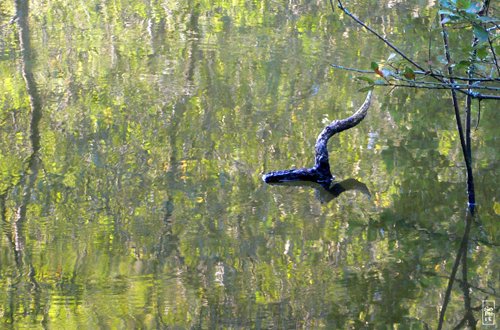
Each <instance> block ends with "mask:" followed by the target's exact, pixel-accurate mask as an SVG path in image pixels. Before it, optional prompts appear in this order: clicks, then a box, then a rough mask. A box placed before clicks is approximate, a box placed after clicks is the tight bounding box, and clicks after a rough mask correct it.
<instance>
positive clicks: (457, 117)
mask: <svg viewBox="0 0 500 330" xmlns="http://www.w3.org/2000/svg"><path fill="white" fill-rule="evenodd" d="M443 19H444V15H441V22H442V21H443ZM441 29H442V30H443V44H444V52H445V56H446V61H447V62H448V65H447V66H448V74H449V75H450V76H453V68H452V67H451V63H452V60H451V55H450V46H449V41H448V30H447V29H446V26H445V25H444V24H443V23H441ZM450 83H451V84H454V83H455V80H454V79H450ZM451 99H452V101H453V109H454V110H455V121H456V124H457V131H458V136H459V137H460V145H461V147H462V154H463V156H464V159H465V166H466V168H467V188H468V189H467V190H468V197H469V206H473V205H475V203H476V200H475V194H474V180H473V176H472V162H471V159H470V158H469V156H470V153H469V152H468V149H467V143H466V140H465V137H464V129H463V127H462V120H461V118H460V108H459V105H458V99H457V93H456V91H455V90H454V89H452V90H451Z"/></svg>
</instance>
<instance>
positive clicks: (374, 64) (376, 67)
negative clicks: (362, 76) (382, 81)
mask: <svg viewBox="0 0 500 330" xmlns="http://www.w3.org/2000/svg"><path fill="white" fill-rule="evenodd" d="M371 68H372V70H374V71H375V70H378V63H377V62H372V64H371Z"/></svg>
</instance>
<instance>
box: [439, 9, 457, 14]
mask: <svg viewBox="0 0 500 330" xmlns="http://www.w3.org/2000/svg"><path fill="white" fill-rule="evenodd" d="M438 14H439V15H455V13H454V12H452V11H449V10H443V9H441V10H440V11H438Z"/></svg>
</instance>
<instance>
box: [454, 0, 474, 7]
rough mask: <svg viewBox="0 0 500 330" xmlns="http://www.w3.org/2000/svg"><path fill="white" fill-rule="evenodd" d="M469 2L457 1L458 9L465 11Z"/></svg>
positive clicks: (464, 0) (468, 0)
mask: <svg viewBox="0 0 500 330" xmlns="http://www.w3.org/2000/svg"><path fill="white" fill-rule="evenodd" d="M470 5H471V4H470V0H457V8H458V9H467V8H469V7H470Z"/></svg>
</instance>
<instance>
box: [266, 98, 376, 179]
mask: <svg viewBox="0 0 500 330" xmlns="http://www.w3.org/2000/svg"><path fill="white" fill-rule="evenodd" d="M371 98H372V92H371V91H369V92H368V95H366V99H365V102H364V103H363V104H362V105H361V107H360V108H359V109H358V111H356V112H355V113H354V114H353V115H352V116H350V117H348V118H345V119H341V120H334V121H332V122H331V123H330V124H329V125H328V126H326V127H325V128H324V129H323V131H321V133H320V134H319V136H318V139H317V140H316V147H315V151H316V156H315V161H314V167H310V168H300V169H290V170H283V171H274V172H269V173H266V174H264V175H263V176H262V179H263V180H264V181H265V182H266V183H280V182H287V181H312V182H317V183H319V184H325V183H326V184H329V183H331V182H332V181H333V179H334V178H335V177H334V176H333V175H332V173H331V171H330V162H329V159H328V148H327V145H328V140H329V139H330V138H331V137H332V136H334V135H335V134H337V133H340V132H342V131H345V130H347V129H349V128H352V127H354V126H356V125H357V124H359V123H360V122H361V121H362V120H363V119H364V118H365V116H366V114H367V112H368V108H369V107H370V102H371Z"/></svg>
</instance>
